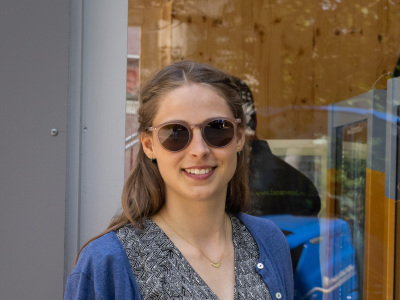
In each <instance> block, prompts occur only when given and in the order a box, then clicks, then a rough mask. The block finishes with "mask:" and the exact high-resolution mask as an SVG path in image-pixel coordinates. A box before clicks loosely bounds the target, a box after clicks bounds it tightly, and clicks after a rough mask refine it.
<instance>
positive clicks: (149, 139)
mask: <svg viewBox="0 0 400 300" xmlns="http://www.w3.org/2000/svg"><path fill="white" fill-rule="evenodd" d="M140 142H141V143H142V147H143V151H144V153H145V154H146V156H147V157H148V158H149V159H155V156H154V143H153V135H152V134H149V133H142V134H141V135H140Z"/></svg>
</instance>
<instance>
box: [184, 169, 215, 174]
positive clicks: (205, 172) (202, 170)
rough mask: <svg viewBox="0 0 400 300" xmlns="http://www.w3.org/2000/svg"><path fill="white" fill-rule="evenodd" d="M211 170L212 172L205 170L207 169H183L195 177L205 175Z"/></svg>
mask: <svg viewBox="0 0 400 300" xmlns="http://www.w3.org/2000/svg"><path fill="white" fill-rule="evenodd" d="M211 170H212V168H207V169H185V171H186V172H188V173H190V174H195V175H203V174H207V173H208V172H210V171H211Z"/></svg>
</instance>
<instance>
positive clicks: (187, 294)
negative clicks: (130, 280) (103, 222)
mask: <svg viewBox="0 0 400 300" xmlns="http://www.w3.org/2000/svg"><path fill="white" fill-rule="evenodd" d="M231 222H232V236H233V246H234V249H235V291H234V299H235V300H241V299H246V300H247V299H257V300H258V299H267V300H270V299H271V300H272V298H271V295H270V292H269V290H268V287H267V285H266V284H265V282H264V281H263V280H262V278H261V276H260V275H258V274H257V273H256V271H255V265H256V264H257V262H258V258H259V251H258V247H257V244H256V242H255V241H254V239H253V237H252V235H251V234H250V232H249V231H248V230H247V228H246V226H245V225H244V224H243V223H242V222H241V221H240V220H239V219H238V218H236V217H234V216H231ZM144 226H145V230H140V229H138V228H137V227H134V226H133V225H132V224H129V225H126V226H124V227H122V228H120V229H118V230H117V231H116V235H117V237H118V238H119V240H120V241H121V243H122V245H123V246H124V248H125V251H126V254H127V256H128V260H129V263H130V265H131V267H132V271H133V273H134V275H135V277H136V281H137V283H138V286H139V290H140V294H141V296H142V299H213V300H215V299H218V297H217V296H216V295H215V293H214V292H213V291H212V290H211V289H210V288H209V286H208V285H207V284H206V283H205V282H204V281H203V279H202V278H201V277H200V275H198V274H197V272H196V271H195V270H194V269H193V267H192V266H191V265H190V264H189V262H188V261H187V260H186V258H185V257H184V256H183V255H182V253H181V252H180V251H179V249H178V248H176V247H175V245H174V244H173V242H172V241H171V240H170V239H169V238H168V236H167V235H166V234H165V233H164V232H163V231H162V230H161V228H160V227H158V225H157V224H156V223H154V222H153V221H152V220H150V219H148V220H146V221H145V222H144Z"/></svg>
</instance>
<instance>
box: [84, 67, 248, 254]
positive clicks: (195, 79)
mask: <svg viewBox="0 0 400 300" xmlns="http://www.w3.org/2000/svg"><path fill="white" fill-rule="evenodd" d="M188 83H196V84H204V85H206V86H208V87H210V88H212V89H213V90H214V91H215V92H217V93H218V94H220V95H221V96H222V97H223V98H224V99H225V100H226V102H227V104H228V105H229V107H230V108H231V110H232V112H233V114H234V117H235V118H240V119H242V123H239V124H238V128H239V132H240V133H241V134H244V125H245V115H244V113H243V109H242V100H241V97H240V90H239V88H238V87H237V86H236V85H235V83H234V79H233V78H232V77H231V76H230V75H228V74H226V73H224V72H222V71H220V70H218V69H216V68H214V67H212V66H209V65H206V64H202V63H197V62H193V61H187V60H186V61H180V62H176V63H173V64H171V65H169V66H166V67H164V68H163V69H161V70H160V71H159V72H158V73H156V74H155V75H154V77H152V78H151V79H150V80H149V81H148V82H147V83H146V84H145V85H144V87H143V88H142V89H141V90H140V93H139V110H138V121H139V129H138V135H141V134H147V133H146V128H147V127H150V126H152V125H153V124H152V121H153V119H154V117H155V115H156V114H157V106H158V102H159V100H160V99H161V98H162V96H164V95H166V94H168V93H169V92H171V91H173V90H174V89H176V88H179V87H181V86H183V85H185V84H188ZM247 156H248V149H247V145H246V144H245V145H244V147H243V150H242V151H241V155H239V156H238V160H237V166H236V171H235V174H234V175H233V177H232V179H231V181H230V182H229V184H228V191H227V197H226V208H225V209H226V211H228V212H232V213H235V212H243V211H246V210H247V209H248V206H249V201H250V197H249V187H248V165H247ZM164 202H165V186H164V180H163V179H162V177H161V175H160V172H159V170H158V167H157V162H156V161H151V160H149V159H148V158H147V156H146V155H145V153H144V151H143V147H142V145H141V144H140V145H139V151H138V154H137V158H136V160H135V165H134V167H133V170H132V172H131V174H130V176H129V177H128V179H127V181H126V182H125V185H124V188H123V192H122V209H123V211H122V212H121V213H120V214H118V215H116V216H115V217H114V218H113V220H112V221H111V223H110V225H109V226H108V228H107V230H106V231H105V232H103V233H101V234H100V235H98V236H96V237H94V238H93V239H91V240H90V241H92V240H94V239H96V238H98V237H100V236H102V235H104V234H105V233H107V232H110V231H113V230H116V229H118V228H120V227H122V226H124V225H126V224H128V223H132V224H133V225H135V226H138V227H141V226H142V224H143V220H145V219H146V218H148V217H150V216H152V215H154V214H155V213H156V212H157V211H158V210H159V209H160V208H161V207H162V206H163V205H164ZM90 241H88V242H87V243H86V244H85V245H84V246H83V247H85V246H86V245H87V244H88V243H89V242H90ZM83 247H82V248H83Z"/></svg>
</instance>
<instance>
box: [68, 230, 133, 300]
mask: <svg viewBox="0 0 400 300" xmlns="http://www.w3.org/2000/svg"><path fill="white" fill-rule="evenodd" d="M135 294H137V284H136V280H135V278H134V275H133V272H132V269H131V267H130V264H129V261H128V257H127V255H126V252H125V250H124V248H123V246H122V244H121V243H120V241H119V240H118V237H117V236H116V234H115V233H114V232H109V233H107V234H105V235H103V236H101V237H99V238H97V239H95V240H93V241H92V242H90V243H89V244H88V245H87V246H86V247H85V248H83V250H82V251H81V253H80V255H79V259H78V262H77V264H76V265H75V268H74V269H73V271H72V272H71V274H70V275H69V277H68V280H67V284H66V291H65V299H92V297H91V295H95V297H94V298H96V299H102V298H104V299H109V298H110V297H111V298H112V299H124V297H131V296H132V297H131V298H132V299H134V297H133V295H135Z"/></svg>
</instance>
